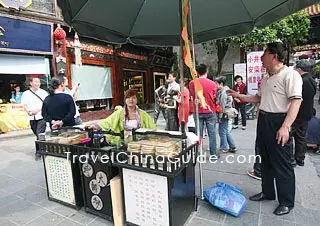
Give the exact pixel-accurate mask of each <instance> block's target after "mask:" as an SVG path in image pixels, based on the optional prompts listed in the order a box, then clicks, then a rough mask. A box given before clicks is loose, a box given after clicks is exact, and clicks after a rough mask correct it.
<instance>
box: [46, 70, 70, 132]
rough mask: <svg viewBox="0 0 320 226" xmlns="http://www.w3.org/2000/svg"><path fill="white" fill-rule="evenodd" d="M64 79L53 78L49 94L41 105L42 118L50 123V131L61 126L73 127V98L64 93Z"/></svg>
mask: <svg viewBox="0 0 320 226" xmlns="http://www.w3.org/2000/svg"><path fill="white" fill-rule="evenodd" d="M64 91H65V85H64V77H60V76H57V77H53V78H52V80H51V84H50V88H49V92H50V95H49V96H47V97H46V98H45V99H44V101H43V105H42V117H43V118H44V120H45V121H46V122H49V123H50V127H51V129H58V128H60V127H62V126H74V125H75V119H74V116H75V114H76V108H75V104H74V101H73V98H72V97H71V96H70V95H68V94H65V93H64Z"/></svg>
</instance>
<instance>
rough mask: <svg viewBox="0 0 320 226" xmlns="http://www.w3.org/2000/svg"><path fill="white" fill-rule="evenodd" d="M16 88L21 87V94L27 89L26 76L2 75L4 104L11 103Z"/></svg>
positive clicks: (0, 93)
mask: <svg viewBox="0 0 320 226" xmlns="http://www.w3.org/2000/svg"><path fill="white" fill-rule="evenodd" d="M15 86H20V90H21V92H23V91H25V90H26V89H27V87H26V77H25V76H24V75H8V74H0V99H1V100H2V103H9V102H10V98H11V95H12V92H13V91H14V87H15Z"/></svg>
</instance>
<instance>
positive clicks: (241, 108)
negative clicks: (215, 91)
mask: <svg viewBox="0 0 320 226" xmlns="http://www.w3.org/2000/svg"><path fill="white" fill-rule="evenodd" d="M234 81H235V82H236V84H235V85H234V87H233V90H234V91H236V92H237V93H239V94H247V85H246V83H244V82H243V78H242V76H240V75H237V76H236V77H234ZM234 103H235V107H236V109H237V111H238V112H240V114H241V123H242V129H243V130H245V129H246V126H247V118H246V117H247V116H246V102H245V101H243V100H239V99H238V98H234ZM238 123H239V114H238V115H237V116H236V117H235V119H234V126H233V128H234V129H237V128H238Z"/></svg>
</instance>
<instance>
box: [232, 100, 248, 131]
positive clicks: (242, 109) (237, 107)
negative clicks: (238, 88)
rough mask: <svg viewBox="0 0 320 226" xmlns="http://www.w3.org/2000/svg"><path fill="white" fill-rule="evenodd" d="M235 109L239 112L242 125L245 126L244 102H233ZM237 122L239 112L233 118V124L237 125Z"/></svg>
mask: <svg viewBox="0 0 320 226" xmlns="http://www.w3.org/2000/svg"><path fill="white" fill-rule="evenodd" d="M235 107H236V109H237V110H238V112H240V114H241V122H242V126H247V115H246V103H244V104H235ZM238 122H239V114H238V115H237V116H236V117H235V118H234V124H235V125H236V126H237V125H238Z"/></svg>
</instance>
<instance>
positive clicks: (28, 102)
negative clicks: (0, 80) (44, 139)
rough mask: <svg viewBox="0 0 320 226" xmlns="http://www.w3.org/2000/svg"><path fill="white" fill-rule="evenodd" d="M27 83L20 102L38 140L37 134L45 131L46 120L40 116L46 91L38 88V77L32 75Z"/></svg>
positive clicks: (46, 94)
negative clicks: (28, 86) (26, 88)
mask: <svg viewBox="0 0 320 226" xmlns="http://www.w3.org/2000/svg"><path fill="white" fill-rule="evenodd" d="M29 84H30V88H29V89H28V90H26V91H25V92H23V94H22V97H21V103H22V104H23V105H24V109H25V111H26V112H27V113H28V115H29V120H30V127H31V130H32V132H33V134H34V135H35V136H36V137H37V140H39V134H40V133H44V132H45V131H46V121H45V120H44V119H43V117H42V113H41V109H42V105H43V101H44V99H45V98H46V97H47V96H48V93H47V92H46V91H45V90H43V89H41V88H40V85H41V83H40V79H39V78H38V77H32V78H31V79H30V83H29ZM35 158H36V160H38V159H40V158H41V156H40V155H38V154H35Z"/></svg>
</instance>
